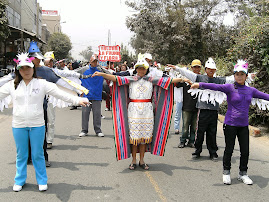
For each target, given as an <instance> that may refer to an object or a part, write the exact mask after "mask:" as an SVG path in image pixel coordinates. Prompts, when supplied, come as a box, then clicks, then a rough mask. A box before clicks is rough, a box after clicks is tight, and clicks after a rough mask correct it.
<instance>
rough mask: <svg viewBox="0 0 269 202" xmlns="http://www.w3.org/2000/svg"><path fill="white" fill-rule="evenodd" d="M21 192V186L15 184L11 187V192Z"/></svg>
mask: <svg viewBox="0 0 269 202" xmlns="http://www.w3.org/2000/svg"><path fill="white" fill-rule="evenodd" d="M21 190H22V186H21V185H16V184H14V185H13V191H16V192H18V191H21Z"/></svg>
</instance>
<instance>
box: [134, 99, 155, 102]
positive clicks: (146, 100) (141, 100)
mask: <svg viewBox="0 0 269 202" xmlns="http://www.w3.org/2000/svg"><path fill="white" fill-rule="evenodd" d="M130 102H151V99H140V100H137V99H135V100H133V99H130Z"/></svg>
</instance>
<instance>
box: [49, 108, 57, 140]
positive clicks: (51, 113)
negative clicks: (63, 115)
mask: <svg viewBox="0 0 269 202" xmlns="http://www.w3.org/2000/svg"><path fill="white" fill-rule="evenodd" d="M47 113H48V125H47V127H48V131H47V143H52V142H53V139H54V128H55V108H53V105H52V104H51V103H48V108H47Z"/></svg>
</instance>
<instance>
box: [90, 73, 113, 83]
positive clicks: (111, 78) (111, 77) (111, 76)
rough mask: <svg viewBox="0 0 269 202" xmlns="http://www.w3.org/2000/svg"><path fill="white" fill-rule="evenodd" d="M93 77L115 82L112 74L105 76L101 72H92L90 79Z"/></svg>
mask: <svg viewBox="0 0 269 202" xmlns="http://www.w3.org/2000/svg"><path fill="white" fill-rule="evenodd" d="M95 76H102V77H104V78H105V79H108V80H110V81H113V82H115V81H116V77H115V76H114V75H112V74H106V73H103V72H94V74H93V75H92V77H95Z"/></svg>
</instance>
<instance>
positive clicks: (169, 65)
mask: <svg viewBox="0 0 269 202" xmlns="http://www.w3.org/2000/svg"><path fill="white" fill-rule="evenodd" d="M166 66H167V67H171V68H172V69H176V66H175V65H171V64H167V65H166Z"/></svg>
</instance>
